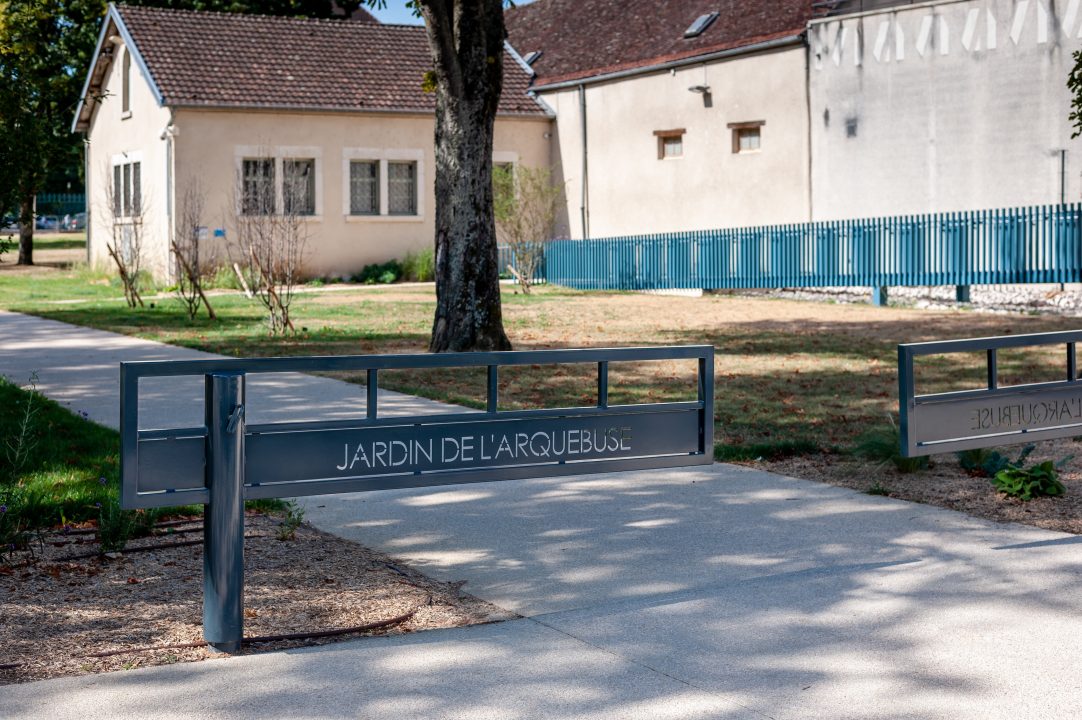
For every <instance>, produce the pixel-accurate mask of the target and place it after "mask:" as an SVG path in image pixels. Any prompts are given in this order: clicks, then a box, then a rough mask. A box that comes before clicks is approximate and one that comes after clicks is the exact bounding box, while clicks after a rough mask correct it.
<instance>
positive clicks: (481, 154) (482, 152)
mask: <svg viewBox="0 0 1082 720" xmlns="http://www.w3.org/2000/svg"><path fill="white" fill-rule="evenodd" d="M421 5H422V13H423V14H424V17H425V25H426V27H427V29H428V37H429V42H430V44H431V46H432V53H433V59H434V60H435V73H436V79H437V82H436V237H435V246H436V247H435V250H436V268H435V274H436V315H435V318H434V320H433V323H432V340H431V342H430V343H429V350H430V351H432V352H445V351H465V350H510V349H511V343H510V341H509V340H508V339H507V335H506V333H504V330H503V317H502V312H501V309H500V271H499V258H498V252H497V249H496V223H495V220H494V219H493V213H492V134H493V128H494V125H495V120H496V108H497V105H498V104H499V100H500V90H501V89H502V85H503V41H504V37H505V35H506V30H505V29H504V24H503V5H502V0H461V1H454V2H452V0H422V3H421Z"/></svg>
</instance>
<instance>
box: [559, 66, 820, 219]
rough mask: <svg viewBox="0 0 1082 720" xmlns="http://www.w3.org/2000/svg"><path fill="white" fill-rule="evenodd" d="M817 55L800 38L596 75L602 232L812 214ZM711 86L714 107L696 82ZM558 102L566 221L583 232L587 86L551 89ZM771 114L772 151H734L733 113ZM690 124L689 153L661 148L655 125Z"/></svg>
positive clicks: (590, 118)
mask: <svg viewBox="0 0 1082 720" xmlns="http://www.w3.org/2000/svg"><path fill="white" fill-rule="evenodd" d="M805 62H806V53H805V51H804V48H803V47H801V46H800V45H793V46H790V47H788V48H784V49H780V50H775V51H772V52H763V53H759V54H752V55H741V56H737V57H733V58H729V59H725V60H717V61H713V62H709V63H704V64H698V65H693V66H686V67H683V68H680V69H677V70H675V71H667V70H666V71H659V72H653V73H650V74H645V75H637V76H633V77H628V78H624V79H620V80H613V81H608V82H599V83H594V84H587V85H586V86H585V94H586V118H587V129H586V136H587V157H588V181H587V200H586V206H587V212H588V234H589V236H590V237H606V236H614V235H630V234H643V233H661V232H671V231H679V230H699V229H710V228H719V227H734V226H745V225H759V224H775V223H793V222H804V221H806V220H808V219H809V211H808V201H809V195H810V193H809V189H808V161H807V158H808V125H807V120H808V110H807V95H806V81H805V78H806V68H805ZM696 85H706V86H709V87H710V91H711V92H710V105H709V106H707V105H706V104H705V103H704V98H703V95H701V94H698V93H693V92H689V90H688V88H689V87H692V86H696ZM540 95H541V97H542V98H543V99H544V100H545V102H547V103H548V104H549V105H550V106H551V107H552V108H553V109H554V110H555V112H556V117H557V121H556V126H555V129H554V133H555V136H554V140H553V144H552V153H553V161H552V162H553V167H554V169H555V172H556V174H557V176H561V174H562V179H563V181H564V182H565V193H566V198H567V212H566V222H567V227H566V228H565V229H566V230H567V231H568V232H569V234H570V236H571V237H574V238H581V237H583V220H582V205H583V200H582V177H583V171H582V148H583V142H582V130H581V113H580V97H579V91H578V89H577V88H575V87H572V88H566V89H561V90H557V91H549V92H544V91H542V92H541V93H540ZM760 120H761V121H765V125H764V126H763V127H762V128H761V140H762V145H761V149H760V150H759V151H757V152H752V153H739V154H734V153H733V151H732V129H731V128H729V127H728V126H729V124H730V123H739V122H749V121H760ZM674 129H683V130H685V133H684V136H683V157H680V158H673V159H659V158H658V146H657V143H658V139H657V137H656V136H655V135H654V132H655V131H659V130H660V131H664V130H674Z"/></svg>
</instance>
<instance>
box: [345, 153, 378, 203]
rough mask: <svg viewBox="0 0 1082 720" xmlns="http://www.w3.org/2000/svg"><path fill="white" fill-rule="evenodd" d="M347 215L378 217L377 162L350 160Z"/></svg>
mask: <svg viewBox="0 0 1082 720" xmlns="http://www.w3.org/2000/svg"><path fill="white" fill-rule="evenodd" d="M349 214H350V215H379V160H350V162H349Z"/></svg>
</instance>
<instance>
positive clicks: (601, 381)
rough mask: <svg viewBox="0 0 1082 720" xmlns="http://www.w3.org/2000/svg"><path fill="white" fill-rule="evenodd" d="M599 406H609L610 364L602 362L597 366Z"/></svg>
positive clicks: (606, 361)
mask: <svg viewBox="0 0 1082 720" xmlns="http://www.w3.org/2000/svg"><path fill="white" fill-rule="evenodd" d="M597 406H598V407H599V408H607V407H608V406H609V362H608V360H602V361H601V362H599V363H598V364H597Z"/></svg>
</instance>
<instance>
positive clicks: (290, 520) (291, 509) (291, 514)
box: [276, 500, 304, 541]
mask: <svg viewBox="0 0 1082 720" xmlns="http://www.w3.org/2000/svg"><path fill="white" fill-rule="evenodd" d="M303 522H304V508H302V507H301V506H300V505H298V504H297V501H296V500H287V501H286V503H285V515H284V516H283V518H282V522H280V523H278V532H277V533H276V537H277V538H278V539H279V540H282V541H285V540H293V539H294V538H296V536H297V528H299V527H300V526H301V523H303Z"/></svg>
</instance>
